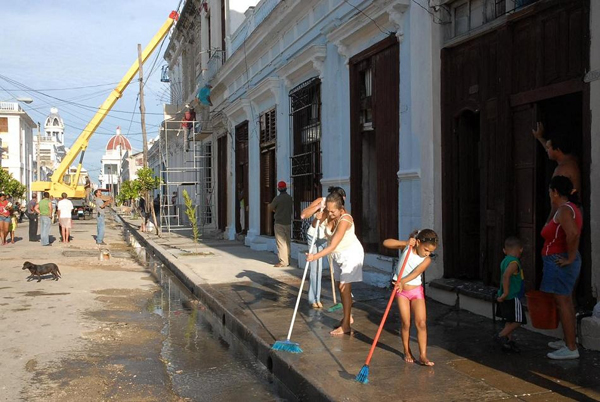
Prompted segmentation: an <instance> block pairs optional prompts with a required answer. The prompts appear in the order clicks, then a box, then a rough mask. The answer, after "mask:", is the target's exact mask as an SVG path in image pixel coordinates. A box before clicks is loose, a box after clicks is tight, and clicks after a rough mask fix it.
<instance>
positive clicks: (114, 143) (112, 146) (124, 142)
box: [106, 129, 131, 151]
mask: <svg viewBox="0 0 600 402" xmlns="http://www.w3.org/2000/svg"><path fill="white" fill-rule="evenodd" d="M120 131H121V130H119V129H117V135H115V136H113V137H112V138H111V139H110V140H108V144H106V150H107V151H116V150H118V149H119V148H118V147H121V150H123V151H125V150H128V151H131V144H130V143H129V140H128V139H127V138H125V137H124V136H122V135H121V133H120Z"/></svg>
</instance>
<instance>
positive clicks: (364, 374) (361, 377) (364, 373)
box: [355, 246, 412, 384]
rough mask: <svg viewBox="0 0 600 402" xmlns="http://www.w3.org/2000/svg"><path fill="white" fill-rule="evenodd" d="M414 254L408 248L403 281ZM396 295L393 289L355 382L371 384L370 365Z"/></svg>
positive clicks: (403, 265) (401, 272)
mask: <svg viewBox="0 0 600 402" xmlns="http://www.w3.org/2000/svg"><path fill="white" fill-rule="evenodd" d="M411 252H412V247H411V246H408V251H407V252H406V258H404V262H403V263H402V268H400V273H399V274H398V279H397V280H401V279H402V274H403V273H404V268H405V267H406V263H407V262H408V257H409V256H410V253H411ZM395 295H396V288H395V287H394V288H393V289H392V294H391V295H390V300H389V301H388V304H387V307H386V308H385V313H383V318H382V319H381V324H379V329H378V330H377V335H375V339H374V340H373V344H372V345H371V350H370V351H369V355H368V356H367V361H366V362H365V364H364V366H362V368H361V369H360V371H359V373H358V375H357V376H356V378H355V380H356V381H358V382H361V383H363V384H367V383H368V382H369V363H370V362H371V358H372V357H373V352H375V347H376V346H377V341H378V340H379V336H380V335H381V331H382V330H383V326H384V325H385V320H386V319H387V316H388V314H389V312H390V308H391V307H392V302H393V301H394V296H395Z"/></svg>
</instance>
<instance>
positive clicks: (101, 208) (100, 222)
mask: <svg viewBox="0 0 600 402" xmlns="http://www.w3.org/2000/svg"><path fill="white" fill-rule="evenodd" d="M94 197H95V198H94V204H96V244H97V245H99V246H106V243H104V226H105V221H104V218H105V213H106V207H107V206H109V205H110V199H109V200H106V201H105V200H104V199H103V198H102V191H100V190H96V191H94Z"/></svg>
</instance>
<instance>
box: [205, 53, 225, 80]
mask: <svg viewBox="0 0 600 402" xmlns="http://www.w3.org/2000/svg"><path fill="white" fill-rule="evenodd" d="M222 65H223V51H222V50H213V51H212V54H211V55H210V59H208V66H207V68H206V72H205V73H204V82H205V83H208V82H210V80H212V79H213V78H214V76H215V75H216V74H217V72H218V71H219V69H220V68H221V66H222Z"/></svg>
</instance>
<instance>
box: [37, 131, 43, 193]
mask: <svg viewBox="0 0 600 402" xmlns="http://www.w3.org/2000/svg"><path fill="white" fill-rule="evenodd" d="M41 147H42V134H41V132H40V122H39V121H38V136H37V179H38V181H42V159H41V153H42V152H41Z"/></svg>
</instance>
